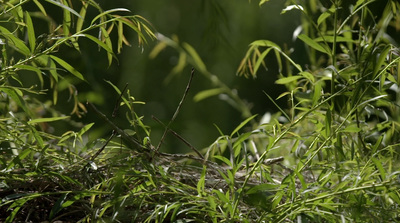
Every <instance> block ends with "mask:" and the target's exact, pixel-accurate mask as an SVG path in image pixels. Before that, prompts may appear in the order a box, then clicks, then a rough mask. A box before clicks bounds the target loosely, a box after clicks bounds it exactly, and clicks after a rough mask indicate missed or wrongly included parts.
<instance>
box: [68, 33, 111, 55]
mask: <svg viewBox="0 0 400 223" xmlns="http://www.w3.org/2000/svg"><path fill="white" fill-rule="evenodd" d="M79 36H83V37H86V38H88V39H90V40H92V41H93V42H95V43H96V44H97V45H99V46H100V47H101V48H103V49H104V50H106V51H107V55H112V56H113V57H114V58H116V56H115V54H114V52H113V51H112V49H111V48H109V47H108V46H107V44H105V43H103V42H102V41H100V40H99V39H97V38H96V37H94V36H92V35H89V34H79V35H73V37H79Z"/></svg>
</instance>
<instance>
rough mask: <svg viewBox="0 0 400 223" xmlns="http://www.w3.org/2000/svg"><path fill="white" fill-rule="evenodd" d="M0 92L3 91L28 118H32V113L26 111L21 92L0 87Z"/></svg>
mask: <svg viewBox="0 0 400 223" xmlns="http://www.w3.org/2000/svg"><path fill="white" fill-rule="evenodd" d="M0 91H3V92H4V93H6V94H7V95H8V96H9V97H10V98H11V99H12V100H13V101H15V103H17V105H18V106H19V107H21V108H22V109H23V110H24V112H25V113H26V114H27V115H28V116H30V117H33V114H32V111H31V110H30V109H28V107H27V105H26V103H25V100H24V99H23V98H22V96H23V94H22V92H21V91H19V90H18V89H16V88H12V87H0Z"/></svg>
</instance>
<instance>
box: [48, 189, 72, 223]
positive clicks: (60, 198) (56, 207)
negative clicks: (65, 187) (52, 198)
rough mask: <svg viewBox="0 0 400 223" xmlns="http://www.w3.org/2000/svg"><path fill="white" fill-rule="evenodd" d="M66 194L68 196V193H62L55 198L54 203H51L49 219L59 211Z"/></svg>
mask: <svg viewBox="0 0 400 223" xmlns="http://www.w3.org/2000/svg"><path fill="white" fill-rule="evenodd" d="M67 196H68V193H65V194H62V195H61V197H59V198H58V199H57V201H56V203H55V204H54V205H53V208H52V209H51V211H50V216H49V219H50V220H51V219H53V218H54V217H55V215H56V214H57V213H58V212H59V211H61V209H62V205H63V204H64V202H65V199H66V198H67Z"/></svg>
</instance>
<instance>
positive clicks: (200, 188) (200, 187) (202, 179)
mask: <svg viewBox="0 0 400 223" xmlns="http://www.w3.org/2000/svg"><path fill="white" fill-rule="evenodd" d="M206 169H207V166H206V165H204V166H203V171H202V172H201V176H200V179H199V181H198V182H197V193H198V195H199V196H203V194H204V185H205V182H206V172H207V170H206Z"/></svg>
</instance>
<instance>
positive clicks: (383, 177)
mask: <svg viewBox="0 0 400 223" xmlns="http://www.w3.org/2000/svg"><path fill="white" fill-rule="evenodd" d="M371 160H372V162H374V164H375V167H376V169H378V171H379V173H380V175H381V177H382V180H385V179H386V172H385V169H384V168H383V166H382V163H381V162H380V161H379V160H378V159H376V158H375V157H372V158H371Z"/></svg>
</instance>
